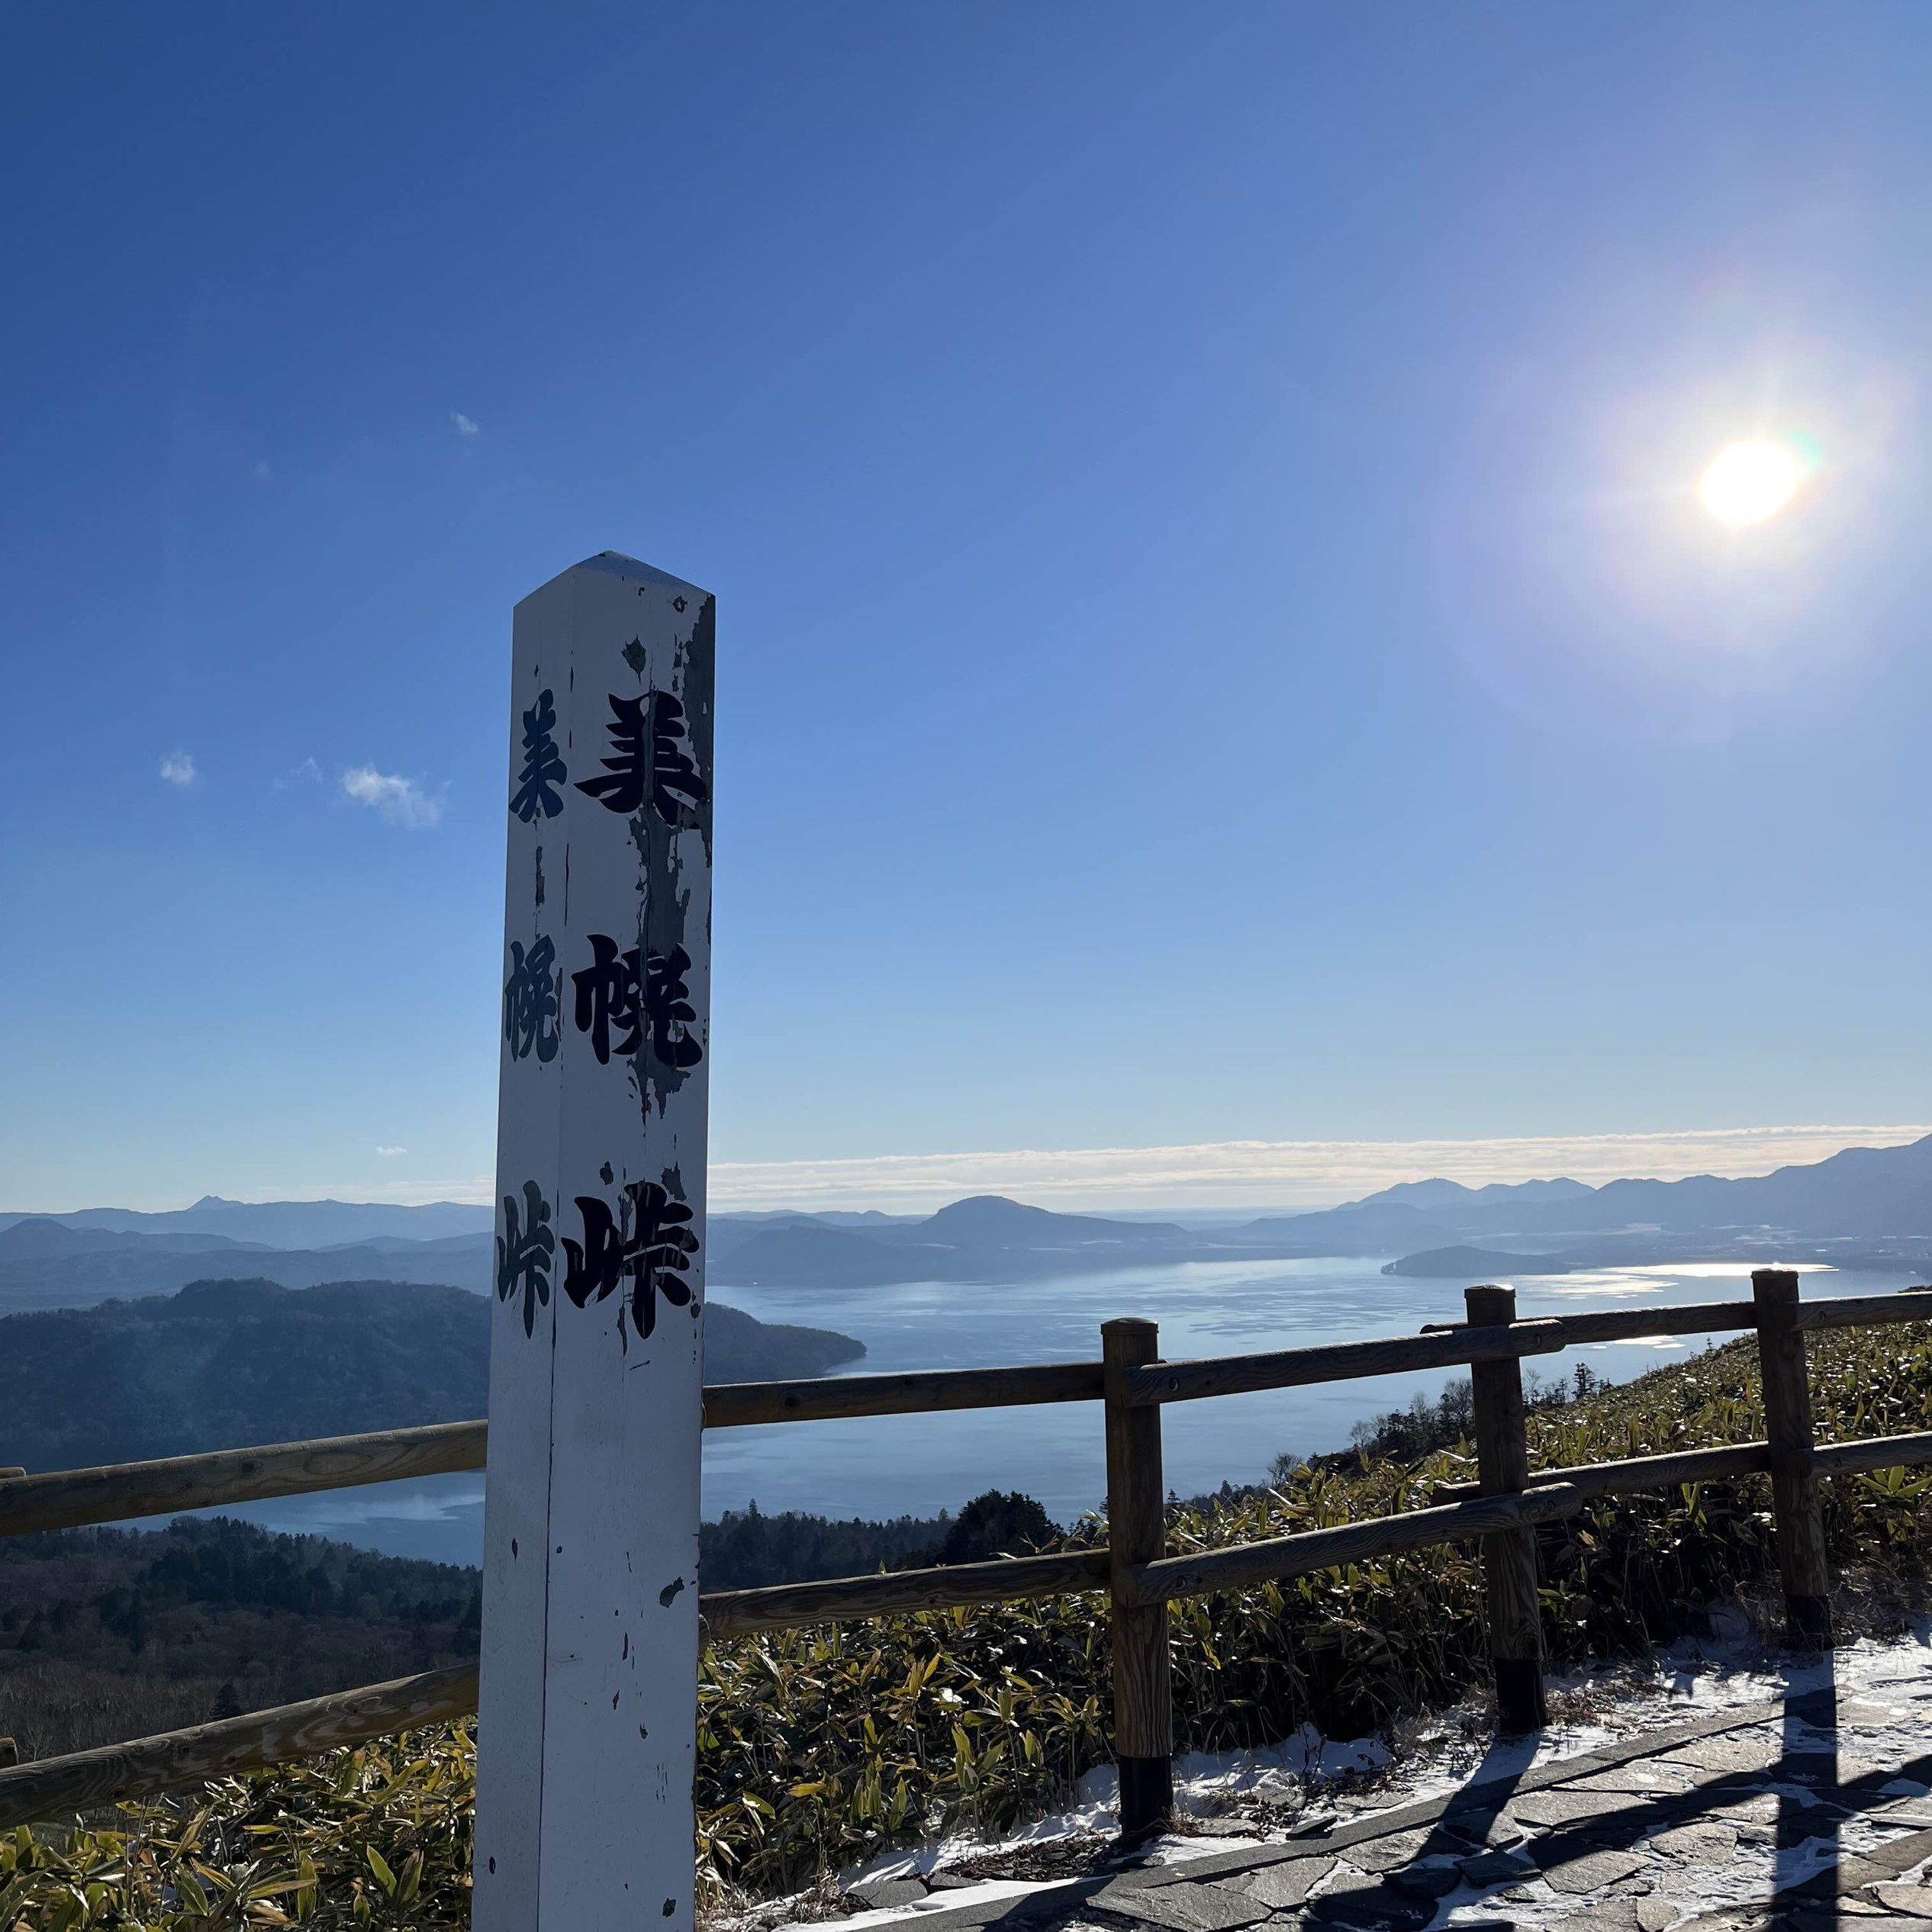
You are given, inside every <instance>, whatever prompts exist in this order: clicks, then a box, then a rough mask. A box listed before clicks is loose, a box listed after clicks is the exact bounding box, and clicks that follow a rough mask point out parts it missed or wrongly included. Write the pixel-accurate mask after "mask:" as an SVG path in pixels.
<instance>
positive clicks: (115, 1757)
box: [0, 1663, 476, 1831]
mask: <svg viewBox="0 0 1932 1932" xmlns="http://www.w3.org/2000/svg"><path fill="white" fill-rule="evenodd" d="M475 1708H476V1666H475V1664H473V1663H465V1664H458V1665H456V1666H453V1667H452V1668H451V1669H449V1670H426V1671H424V1672H423V1673H422V1674H421V1675H420V1676H415V1677H398V1678H397V1679H394V1681H393V1682H390V1683H386V1684H369V1685H365V1686H364V1687H363V1688H362V1689H360V1690H352V1691H338V1692H336V1693H335V1694H334V1695H333V1696H330V1697H312V1698H310V1699H308V1701H307V1702H305V1703H301V1704H283V1705H277V1706H276V1707H275V1708H274V1709H273V1710H269V1711H250V1712H248V1713H247V1714H246V1715H245V1716H243V1717H239V1718H221V1719H220V1720H219V1721H217V1722H216V1723H214V1724H196V1725H195V1726H194V1728H192V1729H191V1730H188V1731H164V1732H163V1733H162V1734H160V1735H159V1737H137V1738H134V1739H133V1740H131V1741H130V1742H129V1743H127V1744H108V1745H105V1746H103V1747H102V1748H101V1749H100V1750H95V1751H76V1752H75V1753H73V1754H72V1756H71V1757H48V1758H37V1759H35V1760H33V1761H32V1762H31V1763H26V1764H22V1765H19V1766H16V1767H15V1768H14V1769H11V1770H6V1771H0V1831H11V1829H12V1828H13V1827H14V1826H15V1825H17V1824H33V1823H34V1822H35V1821H37V1820H39V1819H42V1818H57V1817H65V1816H70V1815H71V1814H73V1813H74V1812H76V1811H87V1810H89V1809H91V1808H92V1807H94V1806H95V1805H112V1804H117V1803H120V1802H123V1801H124V1800H127V1799H129V1798H147V1797H151V1796H153V1795H154V1793H156V1792H163V1791H172V1790H175V1789H177V1788H178V1787H179V1786H181V1785H198V1784H202V1783H205V1782H207V1781H208V1779H211V1778H225V1777H228V1776H232V1775H233V1773H237V1772H239V1771H259V1770H262V1769H265V1768H266V1766H269V1765H272V1764H282V1763H287V1762H288V1760H291V1759H292V1758H301V1757H320V1755H321V1754H322V1753H324V1751H332V1750H335V1749H336V1747H338V1746H340V1745H343V1744H366V1743H367V1742H368V1741H369V1739H371V1738H372V1737H382V1736H384V1735H385V1734H387V1733H388V1732H390V1731H409V1730H413V1729H414V1728H415V1727H416V1726H417V1724H438V1723H442V1722H444V1721H447V1720H448V1719H449V1718H461V1717H467V1716H468V1715H469V1714H470V1712H472V1711H474V1710H475Z"/></svg>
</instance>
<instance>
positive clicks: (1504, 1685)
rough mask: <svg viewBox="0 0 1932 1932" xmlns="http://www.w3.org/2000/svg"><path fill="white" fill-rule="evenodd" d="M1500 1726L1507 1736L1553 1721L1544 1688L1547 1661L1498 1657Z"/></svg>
mask: <svg viewBox="0 0 1932 1932" xmlns="http://www.w3.org/2000/svg"><path fill="white" fill-rule="evenodd" d="M1549 1721H1550V1706H1549V1702H1548V1700H1547V1698H1546V1697H1545V1696H1544V1690H1543V1664H1542V1660H1541V1659H1540V1658H1538V1657H1498V1658H1497V1659H1496V1728H1497V1730H1498V1731H1501V1732H1502V1734H1503V1735H1504V1736H1505V1737H1516V1736H1519V1735H1520V1734H1521V1733H1523V1732H1525V1731H1541V1729H1542V1728H1544V1725H1545V1724H1547V1723H1548V1722H1549Z"/></svg>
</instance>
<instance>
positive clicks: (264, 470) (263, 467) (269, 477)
mask: <svg viewBox="0 0 1932 1932" xmlns="http://www.w3.org/2000/svg"><path fill="white" fill-rule="evenodd" d="M255 480H256V482H258V483H272V482H273V481H275V472H274V471H273V470H272V469H270V468H269V465H267V464H266V463H257V464H256V465H255Z"/></svg>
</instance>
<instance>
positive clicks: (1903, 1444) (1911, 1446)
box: [1811, 1435, 1932, 1476]
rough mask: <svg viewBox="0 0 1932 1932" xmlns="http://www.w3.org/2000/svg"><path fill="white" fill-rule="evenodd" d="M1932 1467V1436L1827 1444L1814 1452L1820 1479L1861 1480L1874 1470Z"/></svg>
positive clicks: (1909, 1436) (1877, 1438)
mask: <svg viewBox="0 0 1932 1932" xmlns="http://www.w3.org/2000/svg"><path fill="white" fill-rule="evenodd" d="M1914 1463H1932V1435H1881V1436H1874V1437H1872V1438H1870V1439H1869V1440H1868V1441H1863V1442H1827V1443H1825V1444H1822V1445H1821V1447H1818V1448H1816V1449H1814V1450H1813V1451H1811V1468H1812V1471H1813V1473H1814V1474H1816V1475H1818V1476H1857V1475H1860V1474H1862V1473H1864V1472H1865V1471H1866V1470H1874V1469H1909V1468H1911V1467H1912V1466H1913V1464H1914Z"/></svg>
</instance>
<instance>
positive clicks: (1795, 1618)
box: [1785, 1596, 1832, 1650]
mask: <svg viewBox="0 0 1932 1932" xmlns="http://www.w3.org/2000/svg"><path fill="white" fill-rule="evenodd" d="M1785 1623H1786V1624H1787V1626H1788V1632H1787V1635H1786V1638H1785V1641H1786V1642H1788V1643H1789V1644H1793V1645H1795V1646H1796V1647H1798V1648H1799V1649H1801V1650H1830V1649H1831V1646H1832V1636H1831V1599H1830V1598H1829V1597H1826V1596H1788V1597H1786V1598H1785Z"/></svg>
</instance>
